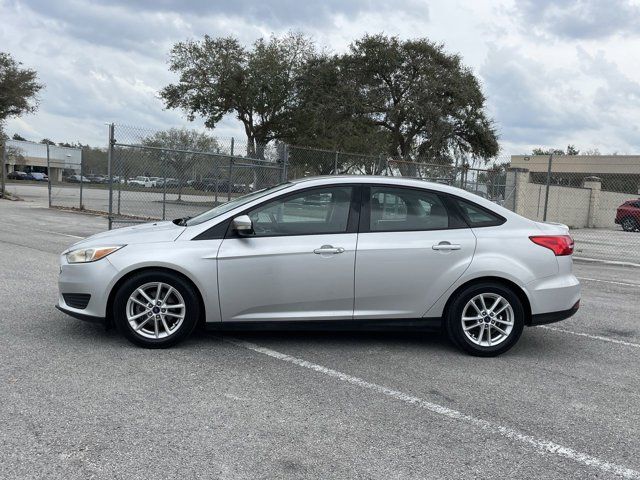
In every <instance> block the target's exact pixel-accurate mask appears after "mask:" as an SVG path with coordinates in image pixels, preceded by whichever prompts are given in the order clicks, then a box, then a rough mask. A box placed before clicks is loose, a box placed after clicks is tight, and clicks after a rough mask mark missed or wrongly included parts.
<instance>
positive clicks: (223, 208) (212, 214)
mask: <svg viewBox="0 0 640 480" xmlns="http://www.w3.org/2000/svg"><path fill="white" fill-rule="evenodd" d="M289 186H291V183H290V182H286V183H280V184H279V185H275V186H273V187H269V188H263V189H262V190H257V191H255V192H251V193H249V194H247V195H242V196H241V197H238V198H234V199H233V200H230V201H228V202H227V203H223V204H222V205H218V206H217V207H214V208H212V209H211V210H207V211H206V212H204V213H201V214H200V215H198V216H196V217H193V218H191V219H189V220H188V221H187V222H186V225H187V227H192V226H194V225H200V224H201V223H204V222H206V221H208V220H211V219H212V218H216V217H217V216H219V215H222V214H223V213H227V212H229V211H231V210H233V209H234V208H237V207H240V206H242V205H244V204H245V203H249V202H251V201H253V200H256V199H258V198H260V197H264V196H265V195H269V194H270V193H273V192H277V191H278V190H284V189H285V188H287V187H289Z"/></svg>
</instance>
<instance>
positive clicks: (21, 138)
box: [11, 133, 27, 142]
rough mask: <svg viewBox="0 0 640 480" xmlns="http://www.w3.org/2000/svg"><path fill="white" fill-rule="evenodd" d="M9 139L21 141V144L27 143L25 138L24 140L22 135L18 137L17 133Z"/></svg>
mask: <svg viewBox="0 0 640 480" xmlns="http://www.w3.org/2000/svg"><path fill="white" fill-rule="evenodd" d="M11 138H12V139H13V140H18V141H21V142H26V141H27V139H26V138H24V137H23V136H22V135H18V134H17V133H14V134H13V137H11Z"/></svg>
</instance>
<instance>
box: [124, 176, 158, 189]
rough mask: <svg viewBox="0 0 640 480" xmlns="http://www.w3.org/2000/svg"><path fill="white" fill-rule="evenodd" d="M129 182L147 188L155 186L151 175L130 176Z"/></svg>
mask: <svg viewBox="0 0 640 480" xmlns="http://www.w3.org/2000/svg"><path fill="white" fill-rule="evenodd" d="M127 184H128V185H134V186H136V187H145V188H151V187H153V186H154V185H153V181H152V180H151V177H143V176H141V175H139V176H137V177H135V178H130V179H129V180H127Z"/></svg>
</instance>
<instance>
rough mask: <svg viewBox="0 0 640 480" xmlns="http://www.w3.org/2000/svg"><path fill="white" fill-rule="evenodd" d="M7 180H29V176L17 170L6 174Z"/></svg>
mask: <svg viewBox="0 0 640 480" xmlns="http://www.w3.org/2000/svg"><path fill="white" fill-rule="evenodd" d="M7 179H9V180H29V174H28V173H25V172H21V171H19V170H14V171H13V172H10V173H8V174H7Z"/></svg>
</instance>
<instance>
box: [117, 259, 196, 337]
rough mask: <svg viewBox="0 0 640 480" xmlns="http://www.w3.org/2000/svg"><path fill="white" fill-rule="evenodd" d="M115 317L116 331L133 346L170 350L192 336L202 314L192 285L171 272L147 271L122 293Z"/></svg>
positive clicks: (135, 276) (129, 280) (130, 282)
mask: <svg viewBox="0 0 640 480" xmlns="http://www.w3.org/2000/svg"><path fill="white" fill-rule="evenodd" d="M113 314H114V321H115V324H116V327H117V328H118V330H119V331H120V332H121V333H122V334H123V335H124V336H125V337H127V339H129V340H130V341H131V342H133V343H135V344H136V345H139V346H142V347H146V348H166V347H170V346H172V345H175V344H176V343H178V342H180V341H181V340H184V339H185V338H186V337H188V336H189V334H191V332H192V331H193V329H194V328H195V326H196V324H197V322H198V318H199V315H200V311H199V302H198V297H197V294H196V292H195V290H194V288H193V286H192V285H191V284H190V283H189V282H187V281H185V280H184V279H182V278H181V277H179V276H177V275H173V274H171V273H169V272H164V271H146V272H142V273H139V274H137V275H134V276H133V277H131V278H129V279H128V280H127V281H125V282H124V284H123V285H122V286H121V287H120V288H119V289H118V291H117V293H116V296H115V299H114V305H113Z"/></svg>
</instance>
